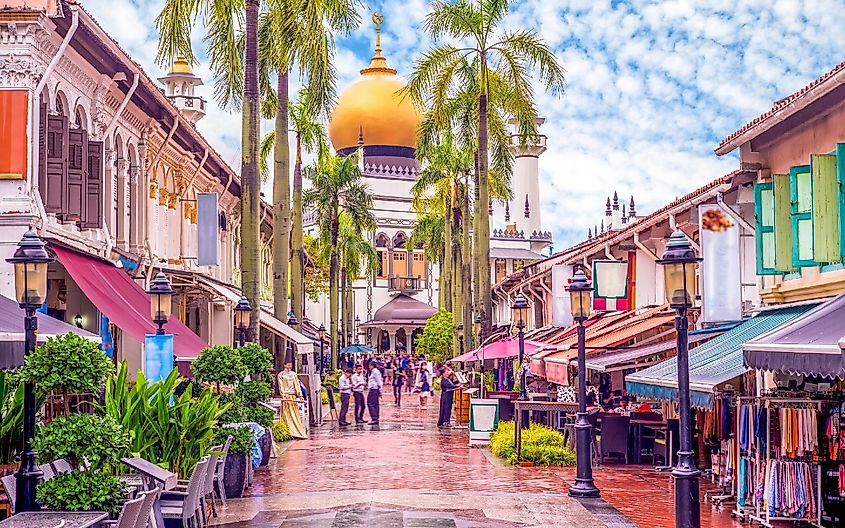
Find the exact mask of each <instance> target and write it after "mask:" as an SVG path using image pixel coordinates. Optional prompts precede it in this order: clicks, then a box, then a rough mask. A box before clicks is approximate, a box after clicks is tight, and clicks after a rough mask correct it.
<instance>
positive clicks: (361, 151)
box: [358, 126, 364, 174]
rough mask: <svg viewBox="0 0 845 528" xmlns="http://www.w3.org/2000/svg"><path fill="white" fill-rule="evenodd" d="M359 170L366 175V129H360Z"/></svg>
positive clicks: (360, 127)
mask: <svg viewBox="0 0 845 528" xmlns="http://www.w3.org/2000/svg"><path fill="white" fill-rule="evenodd" d="M358 170H360V171H361V174H363V173H364V127H362V126H359V127H358Z"/></svg>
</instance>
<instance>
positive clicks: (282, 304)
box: [273, 72, 290, 321]
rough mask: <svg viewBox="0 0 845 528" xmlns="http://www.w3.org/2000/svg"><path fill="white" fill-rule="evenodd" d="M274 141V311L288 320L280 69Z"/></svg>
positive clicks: (286, 162)
mask: <svg viewBox="0 0 845 528" xmlns="http://www.w3.org/2000/svg"><path fill="white" fill-rule="evenodd" d="M277 91H278V94H279V97H278V106H277V107H276V143H275V145H274V148H273V313H274V314H275V315H276V319H279V320H280V321H287V316H288V265H289V264H288V263H289V261H290V145H289V144H288V142H289V141H290V140H289V139H288V99H289V96H288V73H287V72H284V73H279V80H278V86H277Z"/></svg>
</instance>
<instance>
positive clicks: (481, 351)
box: [449, 337, 546, 363]
mask: <svg viewBox="0 0 845 528" xmlns="http://www.w3.org/2000/svg"><path fill="white" fill-rule="evenodd" d="M543 346H546V344H545V343H538V342H537V341H530V340H528V339H526V340H525V357H529V356H531V354H533V353H534V352H536V351H537V349H539V348H540V347H543ZM517 356H519V339H517V338H515V337H503V338H502V339H499V340H498V341H495V342H493V343H490V344H489V345H484V346H483V347H478V348H476V349H475V350H470V351H469V352H466V353H464V354H462V355H460V356H458V357H455V358H452V359H450V360H449V361H451V362H452V363H455V362H470V361H481V360H482V359H484V360H488V359H510V358H515V357H517Z"/></svg>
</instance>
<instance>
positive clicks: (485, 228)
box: [475, 53, 493, 335]
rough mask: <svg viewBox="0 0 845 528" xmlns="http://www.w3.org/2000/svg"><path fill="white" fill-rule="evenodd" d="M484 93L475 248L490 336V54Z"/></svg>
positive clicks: (484, 60) (480, 100) (484, 320)
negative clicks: (488, 78)
mask: <svg viewBox="0 0 845 528" xmlns="http://www.w3.org/2000/svg"><path fill="white" fill-rule="evenodd" d="M481 75H482V80H481V82H482V90H481V95H480V96H479V98H478V199H479V201H480V202H481V203H480V204H478V207H477V214H478V232H477V233H476V238H477V241H476V244H475V245H476V248H477V249H478V286H479V290H480V291H479V300H480V301H481V305H480V306H479V311H480V313H481V321H482V323H481V326H482V328H483V331H484V335H490V330H491V329H492V326H493V313H492V311H493V297H492V292H491V289H490V286H491V281H490V212H489V210H488V209H487V207H488V205H487V204H489V203H490V182H489V179H488V176H489V174H488V173H487V167H488V135H487V85H486V76H487V55H486V54H484V53H482V54H481Z"/></svg>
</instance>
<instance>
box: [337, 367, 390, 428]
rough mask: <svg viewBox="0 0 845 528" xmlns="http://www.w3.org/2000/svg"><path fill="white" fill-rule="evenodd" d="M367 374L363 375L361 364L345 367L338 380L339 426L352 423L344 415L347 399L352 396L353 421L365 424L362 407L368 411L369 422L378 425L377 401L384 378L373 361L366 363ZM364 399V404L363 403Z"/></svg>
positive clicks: (347, 409) (347, 411)
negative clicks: (353, 404) (353, 368)
mask: <svg viewBox="0 0 845 528" xmlns="http://www.w3.org/2000/svg"><path fill="white" fill-rule="evenodd" d="M368 367H369V368H368V370H369V372H368V375H367V376H364V367H363V365H357V366H356V367H355V370H354V372H353V370H352V369H351V368H347V369H346V370H345V371H344V372H343V375H342V376H341V377H340V380H338V386H339V388H340V420H339V423H340V426H341V427H347V426H349V425H352V424H351V423H350V422H348V421H346V415H347V414H348V413H349V400H350V398H354V401H355V411H354V415H355V423H356V424H365V423H367V420H365V419H364V407H365V406H366V408H367V410H368V411H369V413H370V423H371V424H372V425H378V423H379V403H380V401H379V400H380V398H381V389H382V388H383V387H384V378H383V377H382V374H381V371H379V369H378V368H376V363H375V362H372V361H371V362H370V363H369V365H368ZM365 389H366V390H367V397H366V400H365V399H364V390H365ZM365 401H366V404H365V403H364V402H365Z"/></svg>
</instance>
